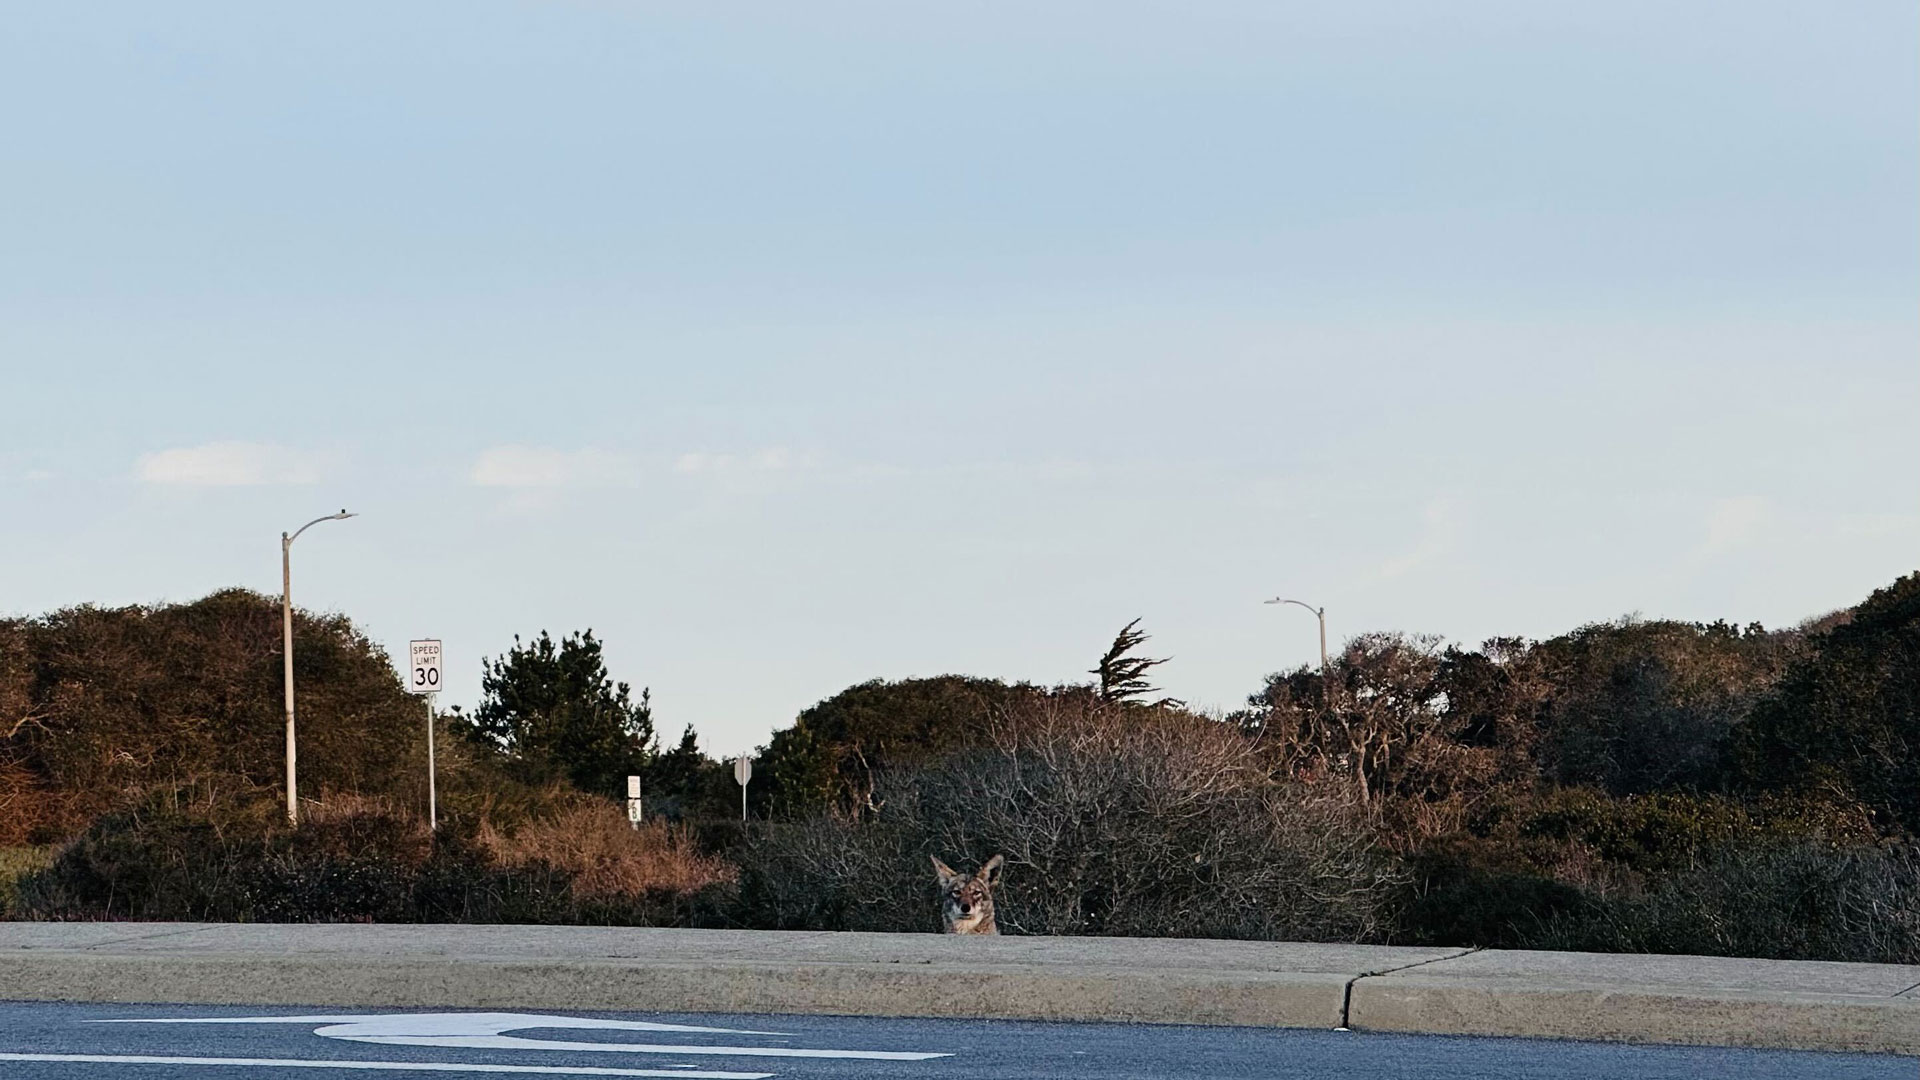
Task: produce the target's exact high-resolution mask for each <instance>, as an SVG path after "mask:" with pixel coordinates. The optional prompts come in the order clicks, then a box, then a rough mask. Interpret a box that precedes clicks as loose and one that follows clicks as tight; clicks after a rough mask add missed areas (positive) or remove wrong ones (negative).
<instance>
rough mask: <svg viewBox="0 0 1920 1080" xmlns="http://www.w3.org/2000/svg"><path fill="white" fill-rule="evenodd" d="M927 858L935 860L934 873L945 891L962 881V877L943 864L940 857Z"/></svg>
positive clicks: (930, 856) (931, 856)
mask: <svg viewBox="0 0 1920 1080" xmlns="http://www.w3.org/2000/svg"><path fill="white" fill-rule="evenodd" d="M927 857H928V858H930V859H932V860H933V872H934V873H935V874H936V875H938V876H939V878H940V887H941V888H943V889H944V888H946V887H947V886H949V885H951V884H953V883H954V882H956V881H958V880H960V875H959V874H956V873H954V872H953V867H951V866H948V865H947V864H946V863H943V862H941V861H940V859H939V857H938V856H935V855H929V856H927Z"/></svg>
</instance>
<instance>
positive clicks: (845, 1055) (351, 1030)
mask: <svg viewBox="0 0 1920 1080" xmlns="http://www.w3.org/2000/svg"><path fill="white" fill-rule="evenodd" d="M93 1022H94V1023H100V1024H320V1025H323V1026H321V1027H318V1028H315V1029H314V1032H313V1033H314V1034H315V1035H320V1036H323V1037H325V1038H329V1039H345V1040H348V1041H350V1042H363V1043H375V1044H378V1045H382V1046H436V1047H459V1048H461V1049H469V1050H552V1051H564V1052H568V1053H577V1052H580V1051H589V1052H597V1053H611V1054H673V1055H676V1056H678V1055H686V1056H689V1057H691V1056H696V1055H698V1056H708V1057H735V1056H739V1057H784V1058H834V1059H841V1060H848V1059H852V1060H861V1061H928V1060H931V1059H933V1058H943V1057H952V1056H953V1055H952V1054H945V1053H925V1052H921V1051H909V1050H815V1049H807V1048H801V1047H788V1046H702V1045H700V1044H697V1043H618V1042H567V1041H562V1040H554V1039H525V1038H521V1037H520V1036H517V1035H507V1034H503V1033H504V1032H507V1031H516V1030H522V1029H526V1028H575V1029H592V1030H602V1031H689V1032H702V1033H712V1034H722V1035H783V1034H784V1033H782V1032H774V1031H743V1030H740V1029H737V1028H710V1027H693V1026H690V1025H686V1024H658V1023H653V1022H651V1021H646V1020H601V1019H597V1018H594V1017H587V1016H545V1015H542V1014H540V1013H376V1014H372V1015H357V1016H198V1017H185V1018H181V1019H164V1018H146V1017H143V1018H139V1019H131V1020H96V1021H93ZM676 1075H687V1074H676Z"/></svg>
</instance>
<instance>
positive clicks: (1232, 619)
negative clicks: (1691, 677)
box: [0, 0, 1920, 752]
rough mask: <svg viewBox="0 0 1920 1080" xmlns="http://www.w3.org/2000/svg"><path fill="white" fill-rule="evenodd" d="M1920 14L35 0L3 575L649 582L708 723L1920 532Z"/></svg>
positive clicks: (1786, 590) (567, 592) (1746, 584)
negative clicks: (1324, 620) (331, 518)
mask: <svg viewBox="0 0 1920 1080" xmlns="http://www.w3.org/2000/svg"><path fill="white" fill-rule="evenodd" d="M1917 31H1920V12H1917V11H1916V9H1915V8H1913V7H1912V5H1909V4H1900V3H1893V2H1890V0H1889V2H1877V0H1874V2H1862V3H1857V4H1849V5H1841V6H1834V5H1824V4H1812V3H1801V4H1780V3H1740V4H1733V3H1698V4H1690V5H1672V4H1652V3H1646V4H1635V3H1623V4H1608V5H1593V4H1580V5H1574V4H1540V3H1537V2H1525V3H1522V2H1513V3H1458V4H1448V5H1436V4H1431V3H1414V2H1405V3H1389V2H1377V3H1367V2H1357V3H1344V4H1337V5H1336V4H1287V3H1272V2H1266V3H1258V4H1235V3H1219V4H1207V5H1195V4H1191V3H1179V4H1175V3H1117V4H1116V3H1104V4H1098V5H1094V4H1077V3H1057V4H1051V5H1041V6H1036V5H1013V4H993V3H987V4H976V5H968V6H966V7H965V8H953V7H937V6H933V5H900V4H883V3H831V2H824V3H810V4H805V5H774V4H758V5H716V4H711V3H700V4H693V3H688V4H674V3H648V4H643V3H627V2H615V0H592V2H589V0H575V2H560V0H554V2H543V3H499V2H484V0H468V2H463V3H460V4H439V3H416V4H409V5H393V4H359V3H336V4H329V5H309V6H306V7H304V8H300V9H293V8H288V7H286V6H282V5H258V4H243V3H230V4H208V3H193V2H181V3H175V4H168V5H152V4H133V3H125V4H114V3H98V4H60V5H38V6H29V7H25V8H22V9H21V10H19V11H15V12H12V13H10V16H9V21H8V30H7V33H6V34H5V35H3V36H0V130H4V131H6V132H7V136H6V138H5V139H4V140H0V396H4V400H5V403H6V405H7V406H8V407H7V409H6V416H7V423H6V424H5V425H4V426H0V518H3V519H4V520H5V522H6V526H7V527H6V528H4V529H0V611H7V612H11V613H15V614H24V613H34V612H39V611H44V610H47V609H49V608H52V607H56V606H60V605H65V604H71V603H77V602H82V601H94V602H101V603H125V602H150V601H157V600H184V599H190V598H193V597H195V596H198V595H201V594H204V593H206V592H208V591H211V590H212V589H215V588H219V587H223V586H227V585H235V584H239V585H246V586H250V587H253V588H257V589H260V590H262V591H268V592H272V591H277V589H278V571H279V567H278V544H277V536H278V534H279V532H280V531H281V530H282V529H288V528H293V527H297V526H298V525H299V524H300V523H302V522H304V521H306V520H307V519H308V518H311V517H314V516H316V515H319V514H322V513H326V512H329V511H331V510H333V509H335V508H337V507H340V506H346V507H349V508H351V509H353V510H356V511H359V512H360V513H361V514H362V516H361V517H359V518H356V519H354V520H352V521H349V522H345V523H341V524H331V523H330V524H327V525H323V526H320V527H316V528H315V529H314V530H313V531H312V532H310V533H308V534H307V536H305V537H303V538H302V539H301V541H300V543H299V544H298V545H297V546H296V548H295V599H296V601H297V602H299V603H301V604H303V605H307V606H312V607H317V608H321V609H327V610H339V611H344V612H347V613H348V614H350V615H352V616H353V617H354V618H355V619H356V620H357V621H359V622H360V624H361V625H362V626H364V627H365V628H366V630H367V631H368V632H369V633H370V634H371V635H373V636H374V637H375V638H376V639H377V640H379V641H381V642H382V643H384V644H386V645H387V646H388V647H389V648H390V649H393V650H404V645H405V642H406V640H407V639H408V638H410V637H416V636H438V637H441V638H443V639H444V640H445V641H446V643H447V652H448V663H449V667H450V671H451V672H452V674H453V676H454V677H453V679H452V682H451V685H450V690H449V693H448V694H447V695H445V698H446V699H447V703H449V704H451V703H455V702H462V703H464V702H471V701H472V700H473V698H474V696H475V695H476V694H477V691H478V676H479V661H480V657H481V656H482V655H491V654H497V653H499V652H501V651H502V650H503V649H505V648H506V647H507V646H508V645H509V644H510V643H511V641H512V637H513V635H514V634H515V633H519V634H522V635H528V634H532V633H535V632H537V631H539V630H540V629H542V628H546V629H550V630H553V631H555V632H556V633H558V632H563V631H567V630H572V629H578V628H584V627H592V628H593V629H594V630H595V631H596V632H597V633H598V634H599V635H600V636H601V637H602V638H603V639H604V640H605V641H606V642H607V647H608V653H609V657H610V660H611V662H612V666H613V668H614V672H615V674H616V675H617V676H618V677H620V678H623V679H626V680H628V681H631V682H632V683H633V684H634V685H635V686H636V687H638V686H642V685H645V686H650V687H652V689H653V693H654V699H655V703H656V710H657V717H658V722H659V723H660V725H661V727H662V728H663V729H664V730H666V731H667V732H668V733H669V734H674V733H677V732H678V731H679V729H680V727H681V726H682V725H683V724H686V723H692V724H694V725H695V726H696V728H697V729H698V730H699V732H700V733H701V736H702V739H703V744H704V745H706V746H707V747H708V748H709V749H710V750H716V751H720V752H733V751H738V750H741V749H744V748H746V747H749V746H751V745H753V744H755V743H758V742H762V741H764V739H765V737H766V735H767V733H768V732H769V731H770V730H771V729H773V728H774V727H776V726H782V725H784V724H786V723H788V722H790V721H791V719H792V717H793V715H794V714H795V713H796V712H797V711H798V710H799V709H801V708H803V707H805V706H806V705H808V704H810V703H812V702H814V701H816V700H819V699H820V698H822V697H825V696H827V695H830V694H832V693H833V692H835V691H837V690H839V689H840V688H842V687H844V686H846V685H848V684H849V683H852V682H855V681H858V680H861V679H865V678H870V677H875V676H884V677H904V676H909V675H925V674H935V673H940V672H947V671H959V672H968V673H977V674H988V675H998V676H1003V677H1007V678H1024V679H1031V680H1035V681H1039V682H1049V683H1050V682H1057V681H1062V680H1069V679H1075V678H1078V677H1080V676H1081V674H1082V673H1083V672H1084V670H1085V669H1086V668H1087V667H1089V666H1091V663H1092V661H1093V659H1094V658H1095V657H1096V656H1097V655H1098V654H1099V653H1100V651H1101V650H1102V649H1103V648H1104V646H1105V644H1106V642H1107V641H1108V640H1109V639H1110V638H1111V636H1112V635H1113V633H1114V632H1115V631H1116V630H1117V629H1118V628H1119V627H1120V626H1121V625H1122V624H1124V623H1125V622H1127V621H1128V620H1129V619H1132V618H1134V617H1136V616H1140V617H1143V619H1144V624H1143V625H1144V627H1145V628H1146V629H1147V630H1148V631H1149V632H1150V633H1152V634H1153V635H1154V638H1153V641H1152V643H1151V646H1150V647H1151V648H1153V649H1157V650H1159V651H1160V652H1161V653H1163V654H1168V655H1171V656H1173V657H1174V660H1173V662H1171V663H1169V664H1168V665H1167V666H1166V667H1165V668H1162V669H1160V670H1161V671H1162V672H1163V673H1164V677H1163V679H1162V681H1163V683H1164V684H1165V686H1166V687H1167V689H1169V690H1170V691H1172V692H1174V693H1176V694H1179V695H1180V696H1183V697H1186V698H1188V699H1190V700H1192V701H1194V702H1195V703H1196V704H1199V705H1202V706H1216V707H1230V706H1232V705H1234V704H1235V703H1237V702H1238V701H1239V700H1240V699H1241V698H1243V697H1244V696H1245V695H1246V694H1247V693H1249V692H1250V691H1252V690H1253V689H1255V688H1256V687H1257V686H1258V685H1259V682H1260V678H1261V676H1262V674H1263V673H1265V672H1267V671H1271V670H1275V669H1277V668H1281V667H1288V666H1292V665H1294V664H1297V663H1301V662H1305V661H1308V660H1310V659H1312V657H1313V654H1314V628H1313V620H1312V619H1311V617H1309V616H1308V615H1306V614H1305V613H1304V612H1301V611H1299V610H1298V609H1296V608H1281V609H1276V608H1271V607H1263V606H1261V604H1260V603H1259V602H1260V601H1261V600H1263V599H1266V598H1268V597H1270V596H1273V595H1275V594H1284V595H1289V596H1298V597H1300V598H1302V599H1305V600H1308V601H1311V602H1313V603H1316V604H1325V605H1326V606H1327V607H1328V610H1329V615H1328V617H1329V623H1330V629H1331V631H1332V634H1333V636H1334V637H1335V638H1336V639H1337V638H1341V637H1344V636H1347V635H1350V634H1354V633H1358V632H1362V631H1366V630H1375V629H1401V630H1408V631H1420V632H1431V633H1437V634H1442V635H1445V636H1446V637H1448V638H1450V639H1453V640H1457V641H1463V642H1469V643H1471V642H1476V641H1478V640H1480V639H1481V638H1483V637H1486V636H1489V635H1493V634H1507V633H1514V634H1525V635H1531V636H1536V637H1538V636H1547V635H1551V634H1554V633H1558V632H1561V631H1564V630H1567V629H1570V628H1572V627H1574V626H1577V625H1579V624H1581V623H1584V622H1589V621H1594V620H1600V619H1608V618H1614V617H1618V616H1621V615H1623V614H1627V613H1631V612H1638V613H1641V614H1643V615H1645V616H1648V617H1675V618H1683V619H1702V620H1708V619H1714V618H1722V617H1724V618H1727V619H1732V620H1737V621H1740V622H1747V621H1752V620H1759V621H1762V622H1765V623H1767V624H1769V625H1778V624H1782V623H1791V622H1795V621H1798V620H1799V619H1801V618H1804V617H1806V616H1809V615H1813V614H1817V613H1820V612H1824V611H1827V610H1830V609H1832V608H1835V607H1839V606H1841V605H1844V604H1848V603H1852V602H1854V601H1857V600H1858V599H1860V598H1861V597H1862V596H1864V595H1865V594H1866V593H1867V592H1868V591H1870V590H1871V589H1873V588H1874V587H1876V586H1878V585H1882V584H1884V583H1886V582H1887V581H1890V580H1891V579H1892V578H1894V577H1896V576H1898V575H1900V574H1902V573H1905V572H1909V571H1911V570H1913V569H1914V568H1915V565H1916V557H1915V552H1916V551H1920V502H1917V501H1916V494H1917V492H1916V485H1915V482H1914V479H1913V476H1914V473H1913V470H1914V463H1915V461H1916V460H1920V424H1916V423H1915V420H1914V418H1915V413H1916V406H1920V362H1917V361H1920V353H1917V351H1916V346H1920V307H1917V306H1916V303H1915V299H1916V295H1917V288H1916V287H1917V286H1920V244H1916V240H1917V239H1920V201H1916V199H1915V192H1916V180H1920V134H1917V133H1920V125H1917V124H1916V121H1920V94H1916V90H1920V55H1916V53H1915V52H1914V49H1913V47H1912V45H1913V42H1914V40H1916V32H1917Z"/></svg>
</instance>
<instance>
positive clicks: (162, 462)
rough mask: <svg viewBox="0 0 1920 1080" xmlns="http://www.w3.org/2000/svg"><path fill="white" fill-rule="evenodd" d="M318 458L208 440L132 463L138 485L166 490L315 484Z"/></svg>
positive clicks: (319, 469) (280, 448) (318, 473)
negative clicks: (137, 478)
mask: <svg viewBox="0 0 1920 1080" xmlns="http://www.w3.org/2000/svg"><path fill="white" fill-rule="evenodd" d="M322 464H323V463H322V460H321V458H320V456H319V455H317V454H312V453H309V452H306V451H303V450H295V449H292V448H291V447H286V446H276V445H274V444H272V443H250V442H211V443H203V444H202V445H200V446H177V447H174V448H172V449H168V450H160V451H156V452H154V453H151V454H143V455H141V457H140V460H139V461H138V462H136V463H135V464H134V474H135V475H136V476H138V477H139V478H140V481H141V482H142V483H146V484H155V485H160V486H170V487H254V486H259V485H264V484H317V483H319V482H320V478H321V474H322V473H323V472H324V469H323V468H322Z"/></svg>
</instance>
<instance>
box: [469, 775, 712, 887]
mask: <svg viewBox="0 0 1920 1080" xmlns="http://www.w3.org/2000/svg"><path fill="white" fill-rule="evenodd" d="M478 839H479V843H480V847H481V849H482V850H483V851H485V852H486V854H487V857H488V858H489V859H490V860H491V861H492V862H493V863H494V864H495V865H497V866H502V867H520V866H527V865H530V864H534V863H544V864H546V865H547V866H551V867H554V868H555V869H559V870H565V871H567V872H568V873H570V874H572V875H573V892H574V895H575V896H576V897H577V898H579V899H583V900H584V899H601V898H608V897H616V896H639V895H643V894H646V893H650V892H671V893H673V894H675V895H679V896H690V895H692V894H694V893H696V892H699V891H700V890H702V889H704V888H706V887H708V886H710V885H715V884H719V883H722V882H731V881H733V880H734V879H735V877H736V876H737V873H738V872H737V871H736V870H735V868H734V867H733V865H732V864H731V863H728V862H726V861H724V860H722V859H717V858H714V857H712V856H709V855H702V854H700V853H699V852H698V851H695V850H694V848H693V844H692V842H691V841H690V840H689V839H688V837H687V836H686V835H685V834H684V833H682V832H680V831H679V830H676V829H673V828H671V827H669V826H668V825H666V824H665V823H664V822H659V821H653V822H647V823H645V824H643V825H641V826H640V828H638V829H635V828H634V827H633V826H632V825H631V824H630V823H629V822H628V821H627V817H626V814H625V812H624V811H623V810H621V808H620V807H618V806H616V805H614V804H613V803H611V802H608V801H606V800H604V799H595V798H588V797H579V798H575V799H570V800H568V801H567V802H566V803H564V804H562V805H561V806H560V807H558V808H557V809H555V810H554V811H553V812H551V813H549V814H545V815H542V816H540V817H537V818H534V819H532V820H530V821H527V822H525V823H523V824H521V825H520V826H519V827H518V828H516V829H514V830H512V831H511V832H507V831H503V830H501V829H499V828H497V827H495V826H494V825H492V824H490V823H483V824H482V825H481V826H480V831H479V836H478Z"/></svg>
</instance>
